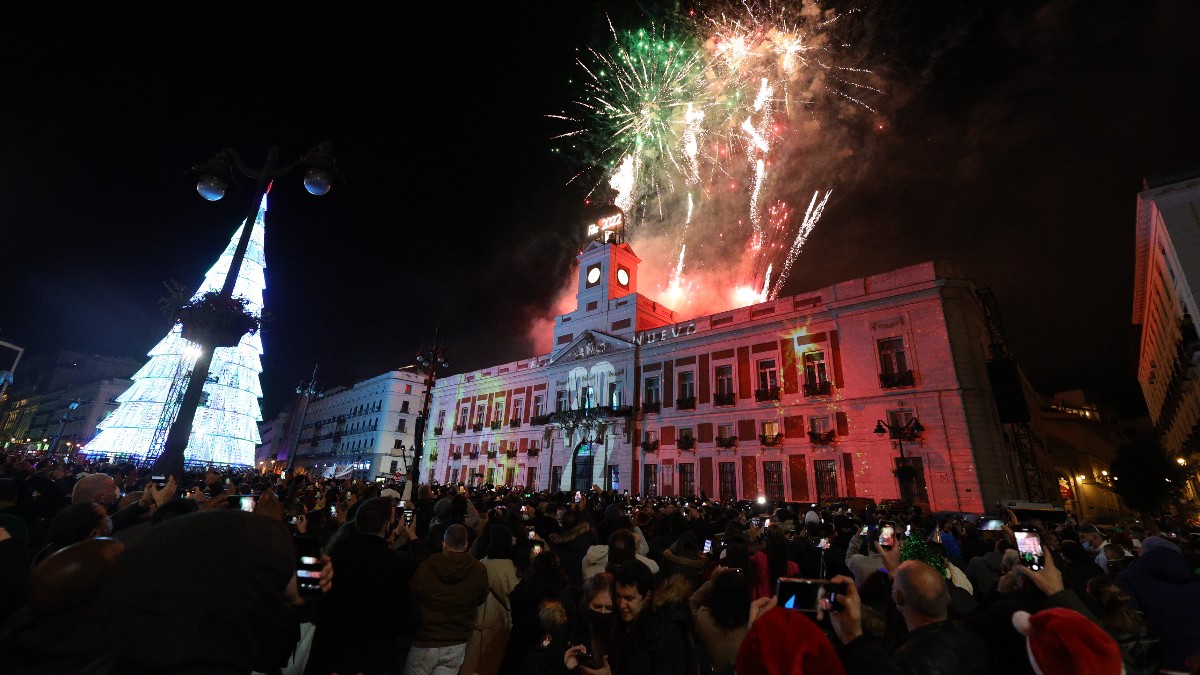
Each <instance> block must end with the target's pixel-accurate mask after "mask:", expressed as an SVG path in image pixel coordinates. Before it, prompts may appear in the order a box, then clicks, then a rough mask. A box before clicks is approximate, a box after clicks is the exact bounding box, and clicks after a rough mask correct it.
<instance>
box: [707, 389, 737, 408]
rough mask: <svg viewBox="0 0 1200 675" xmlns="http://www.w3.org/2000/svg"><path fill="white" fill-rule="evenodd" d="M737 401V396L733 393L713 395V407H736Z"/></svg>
mask: <svg viewBox="0 0 1200 675" xmlns="http://www.w3.org/2000/svg"><path fill="white" fill-rule="evenodd" d="M736 400H737V395H736V394H734V393H733V392H732V391H731V392H729V393H728V394H721V393H717V394H713V405H734V404H735V403H736Z"/></svg>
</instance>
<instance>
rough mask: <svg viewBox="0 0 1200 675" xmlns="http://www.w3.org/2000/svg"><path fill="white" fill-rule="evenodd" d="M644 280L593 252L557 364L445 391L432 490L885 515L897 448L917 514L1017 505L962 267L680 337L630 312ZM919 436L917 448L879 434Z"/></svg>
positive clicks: (787, 302) (827, 296)
mask: <svg viewBox="0 0 1200 675" xmlns="http://www.w3.org/2000/svg"><path fill="white" fill-rule="evenodd" d="M639 262H640V261H639V260H638V258H637V256H636V255H635V253H634V251H633V249H632V248H631V247H630V246H629V245H628V244H623V243H604V242H600V241H595V242H592V243H590V244H589V245H588V246H587V248H585V249H584V251H583V252H582V253H580V255H579V269H578V277H579V278H578V290H577V293H576V298H577V300H578V305H577V307H576V309H575V311H573V312H570V313H568V314H564V315H562V316H560V317H558V318H557V319H556V322H555V328H554V349H553V351H552V352H551V353H550V354H546V355H541V356H537V357H534V358H530V359H528V360H524V361H516V362H510V363H504V364H498V365H495V366H492V367H490V368H484V369H481V370H478V371H474V372H470V373H463V374H459V375H454V376H449V377H443V378H441V379H439V380H438V382H437V386H436V387H435V389H434V392H433V398H432V405H431V415H430V419H431V425H430V427H429V430H428V436H427V439H426V445H425V447H426V452H427V454H428V455H429V460H430V462H429V464H428V466H429V467H431V468H430V474H429V475H428V476H427V477H431V478H432V479H433V480H436V481H438V482H451V483H458V482H463V483H470V482H474V483H476V484H479V483H492V484H496V485H501V484H509V485H525V486H529V487H531V488H533V489H545V488H548V487H549V488H554V489H561V490H575V489H587V488H589V487H591V486H592V485H598V486H600V487H601V488H606V489H607V488H612V489H617V490H630V491H631V492H633V493H635V494H659V495H678V496H682V495H699V494H700V493H701V492H704V493H705V494H706V495H707V496H709V497H713V498H722V499H730V498H737V499H756V498H758V497H766V498H767V499H768V500H770V501H796V502H813V501H820V500H824V499H831V498H837V497H848V496H860V497H871V498H874V499H875V500H876V501H880V500H883V499H892V498H898V497H900V485H899V483H898V480H897V477H896V475H895V473H894V472H895V470H896V469H897V467H898V466H900V464H901V462H902V460H901V449H903V454H904V459H903V463H904V464H906V465H907V466H910V467H912V471H911V472H910V473H911V475H912V476H913V478H912V480H911V483H909V486H910V487H911V490H912V496H913V497H914V499H916V500H918V501H924V502H928V505H929V507H930V508H932V509H933V510H952V511H964V512H976V513H978V512H983V511H984V510H985V509H986V508H987V507H989V506H990V505H994V504H995V503H996V502H997V501H998V500H1000V499H1002V498H1004V497H1008V496H1010V495H1011V494H1012V493H1013V492H1012V488H1011V485H1010V483H1009V480H1010V479H1009V476H1010V473H1011V471H1010V457H1009V454H1008V451H1007V450H1006V449H1005V447H1004V443H1003V438H1002V435H1001V431H1000V425H999V422H998V418H997V414H996V408H995V403H994V400H993V396H992V391H991V387H990V384H989V381H988V375H987V367H986V358H987V349H986V347H987V344H988V340H989V338H988V332H987V328H986V324H985V322H984V317H983V313H982V310H981V307H980V304H979V301H978V299H977V297H976V294H975V289H974V286H973V285H972V283H971V282H970V281H969V280H967V279H966V278H964V277H963V275H962V274H960V273H959V272H958V270H957V269H956V268H955V267H954V266H953V265H951V264H946V263H933V262H928V263H923V264H919V265H914V266H911V267H905V268H902V269H899V270H895V271H892V272H888V273H885V274H879V275H874V276H870V277H865V278H859V279H853V280H849V281H845V282H842V283H838V284H836V285H834V286H830V287H827V288H822V289H819V290H815V291H812V292H808V293H801V294H799V295H795V296H788V297H783V298H779V299H777V300H772V301H769V302H764V303H761V304H757V305H752V306H749V307H742V308H739V309H733V310H730V311H726V312H721V313H719V314H713V315H710V316H702V317H697V318H689V319H684V318H682V317H680V316H678V315H676V313H675V312H673V311H671V310H670V309H668V308H666V307H663V306H662V305H660V304H658V303H656V302H654V301H653V300H651V299H649V298H647V297H645V296H643V295H640V294H638V293H637V267H638V263H639ZM913 417H916V418H919V421H920V426H921V427H923V431H922V432H920V433H910V432H907V431H905V432H900V433H898V434H892V435H894V436H899V438H892V437H889V435H888V434H883V435H880V434H877V433H875V430H876V427H877V423H878V422H880V421H882V422H883V423H884V424H885V425H890V426H892V427H895V428H898V427H900V426H903V425H904V424H905V423H906V422H908V421H909V420H910V419H912V418H913ZM902 475H904V473H903V472H902Z"/></svg>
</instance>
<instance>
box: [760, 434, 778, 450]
mask: <svg viewBox="0 0 1200 675" xmlns="http://www.w3.org/2000/svg"><path fill="white" fill-rule="evenodd" d="M758 442H759V444H760V445H762V446H763V447H767V448H777V447H779V446H781V445H783V434H759V435H758Z"/></svg>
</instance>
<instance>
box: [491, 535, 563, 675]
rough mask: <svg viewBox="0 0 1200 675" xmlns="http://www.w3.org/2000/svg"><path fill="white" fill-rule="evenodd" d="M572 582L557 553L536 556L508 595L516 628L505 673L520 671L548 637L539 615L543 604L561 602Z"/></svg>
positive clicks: (502, 670) (507, 657) (510, 635)
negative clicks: (528, 657)
mask: <svg viewBox="0 0 1200 675" xmlns="http://www.w3.org/2000/svg"><path fill="white" fill-rule="evenodd" d="M568 583H569V581H568V579H567V573H566V570H564V569H563V567H562V561H561V560H560V559H559V557H558V555H557V554H555V553H554V552H553V551H543V552H542V553H540V554H538V555H536V556H534V558H533V561H532V562H530V563H529V569H528V570H526V572H525V573H524V574H523V575H522V576H521V581H520V583H518V584H517V586H516V588H514V589H513V591H512V593H511V594H510V595H509V596H508V599H509V605H510V607H511V609H512V629H511V630H510V631H509V638H508V648H507V650H506V651H505V653H504V666H503V667H502V668H501V672H503V673H520V664H522V663H524V661H525V659H526V657H527V656H528V655H529V654H530V653H531V652H532V651H534V649H536V648H537V647H538V646H539V645H540V644H541V642H542V640H543V638H544V637H545V635H544V631H543V630H542V621H541V618H540V617H539V612H540V610H541V608H542V605H543V604H544V603H557V602H559V598H560V597H561V596H562V594H563V591H564V590H566V588H567V585H568ZM559 657H561V654H559ZM560 660H561V659H560Z"/></svg>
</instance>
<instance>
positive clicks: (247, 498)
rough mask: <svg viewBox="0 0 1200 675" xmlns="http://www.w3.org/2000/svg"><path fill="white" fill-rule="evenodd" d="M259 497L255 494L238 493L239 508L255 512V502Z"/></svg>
mask: <svg viewBox="0 0 1200 675" xmlns="http://www.w3.org/2000/svg"><path fill="white" fill-rule="evenodd" d="M256 499H257V497H255V496H254V495H238V496H237V500H238V508H239V509H241V510H243V511H246V512H247V513H254V502H255V500H256Z"/></svg>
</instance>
